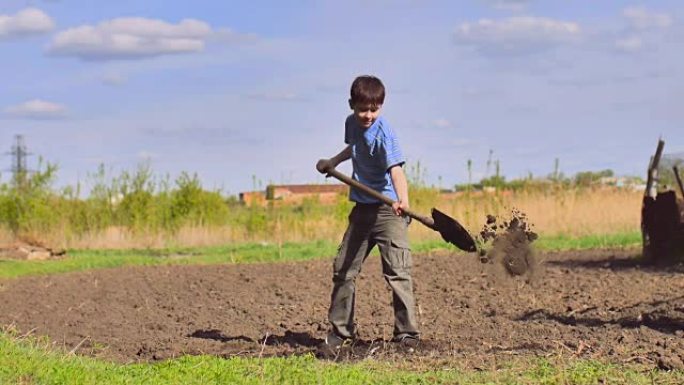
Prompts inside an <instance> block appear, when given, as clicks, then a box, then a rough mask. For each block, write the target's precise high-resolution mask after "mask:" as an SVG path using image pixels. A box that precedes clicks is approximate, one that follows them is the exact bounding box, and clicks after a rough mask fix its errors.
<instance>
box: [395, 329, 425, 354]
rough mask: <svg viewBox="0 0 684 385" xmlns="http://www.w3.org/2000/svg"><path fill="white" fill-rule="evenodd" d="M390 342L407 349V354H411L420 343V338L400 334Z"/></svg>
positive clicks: (414, 335)
mask: <svg viewBox="0 0 684 385" xmlns="http://www.w3.org/2000/svg"><path fill="white" fill-rule="evenodd" d="M392 342H394V343H396V344H397V345H399V346H400V347H402V348H405V349H407V350H408V351H409V352H413V351H414V350H415V348H416V347H417V346H418V344H419V343H420V337H419V336H418V335H416V334H408V333H402V334H398V335H396V336H394V338H392Z"/></svg>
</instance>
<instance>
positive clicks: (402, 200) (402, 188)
mask: <svg viewBox="0 0 684 385" xmlns="http://www.w3.org/2000/svg"><path fill="white" fill-rule="evenodd" d="M389 172H390V176H391V177H392V184H394V190H395V191H396V192H397V197H399V201H398V202H394V204H393V205H392V209H393V210H394V213H395V214H397V215H402V214H403V210H404V209H408V208H409V193H408V181H407V180H406V174H404V169H403V168H402V167H401V166H400V165H396V166H393V167H392V168H390V170H389Z"/></svg>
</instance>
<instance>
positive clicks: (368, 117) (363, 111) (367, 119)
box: [349, 100, 382, 129]
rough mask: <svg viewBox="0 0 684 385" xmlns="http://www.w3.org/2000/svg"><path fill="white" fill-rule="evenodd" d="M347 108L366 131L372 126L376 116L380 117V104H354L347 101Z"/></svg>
mask: <svg viewBox="0 0 684 385" xmlns="http://www.w3.org/2000/svg"><path fill="white" fill-rule="evenodd" d="M349 107H351V109H352V110H354V117H355V118H356V121H357V122H359V125H361V127H362V128H364V129H366V128H369V127H370V126H372V125H373V123H375V120H376V119H377V118H378V116H380V110H381V109H382V104H365V103H354V102H352V101H351V100H349Z"/></svg>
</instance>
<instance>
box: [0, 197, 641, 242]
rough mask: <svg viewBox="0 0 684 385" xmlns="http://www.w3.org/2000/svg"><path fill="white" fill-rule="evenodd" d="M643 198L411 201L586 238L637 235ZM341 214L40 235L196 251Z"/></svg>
mask: <svg viewBox="0 0 684 385" xmlns="http://www.w3.org/2000/svg"><path fill="white" fill-rule="evenodd" d="M641 197H642V193H641V192H638V191H629V190H621V189H614V188H612V189H609V188H604V189H557V190H550V191H521V192H515V193H513V192H503V193H502V192H499V193H482V192H479V193H463V194H458V195H440V194H438V193H437V192H436V191H434V190H418V191H414V192H412V198H411V200H412V206H413V208H414V209H415V210H416V211H418V212H421V213H424V214H428V213H429V210H430V208H431V207H437V208H439V209H440V210H442V211H444V212H446V213H447V214H449V215H451V216H453V217H454V218H456V219H458V220H459V221H460V222H461V223H462V224H463V225H464V226H465V227H466V228H468V229H469V230H470V231H471V232H473V233H476V232H478V231H479V230H480V228H481V227H482V225H483V223H484V220H485V217H486V215H487V214H493V215H498V216H502V215H503V216H505V215H506V214H508V213H510V210H511V209H513V208H517V209H519V210H520V211H522V212H525V213H526V214H527V215H528V218H529V220H530V222H531V223H533V224H534V226H535V229H536V231H537V232H538V233H540V234H541V235H543V236H554V235H566V236H584V235H589V234H615V233H624V232H631V231H637V230H638V229H639V222H640V210H641ZM342 208H344V207H342ZM337 209H338V210H339V207H338V208H337ZM334 210H336V209H335V208H334V207H333V206H328V207H320V208H318V209H317V210H316V211H315V213H313V214H312V213H309V214H307V213H305V212H302V213H301V214H294V215H293V214H292V213H290V214H288V215H283V214H282V212H280V211H278V210H277V209H276V210H273V211H272V213H271V214H270V215H269V216H268V217H267V218H266V226H265V228H264V230H263V231H259V232H253V231H252V232H250V231H248V230H247V229H246V228H245V227H244V226H243V227H241V226H238V225H225V226H186V227H182V228H180V230H178V231H177V232H175V233H165V232H159V231H156V232H149V233H145V232H139V231H138V232H131V231H130V230H128V229H127V228H125V227H110V228H108V229H107V230H105V231H102V232H98V233H90V234H85V235H80V236H73V235H68V236H67V232H66V231H65V232H64V233H62V232H61V231H53V232H52V233H50V234H41V235H40V238H41V239H42V240H43V241H44V242H45V243H47V244H50V245H53V246H60V247H66V248H79V249H82V248H92V249H103V248H106V249H111V248H161V247H169V246H187V247H193V246H211V245H221V244H229V243H236V242H268V243H284V242H303V241H313V240H327V241H332V242H338V241H339V240H340V239H341V237H342V233H343V232H344V229H345V227H346V216H344V215H339V214H335V213H334V212H333V211H334ZM410 234H411V239H412V241H413V242H416V241H423V240H433V239H439V235H438V234H437V233H435V232H433V231H431V230H429V229H427V228H425V227H424V226H421V225H419V224H414V225H412V226H411V227H410ZM9 241H11V235H10V234H9V232H8V231H6V230H2V231H0V243H6V242H9Z"/></svg>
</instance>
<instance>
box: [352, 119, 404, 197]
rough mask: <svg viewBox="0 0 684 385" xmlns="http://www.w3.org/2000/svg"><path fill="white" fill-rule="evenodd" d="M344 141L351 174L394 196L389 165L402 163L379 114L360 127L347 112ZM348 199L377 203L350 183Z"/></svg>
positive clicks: (397, 148)
mask: <svg viewBox="0 0 684 385" xmlns="http://www.w3.org/2000/svg"><path fill="white" fill-rule="evenodd" d="M344 142H345V143H347V144H350V145H351V146H352V157H351V158H352V165H353V167H354V172H353V174H352V178H353V179H356V180H357V181H359V182H361V183H363V184H365V185H366V186H369V187H370V188H372V189H374V190H376V191H378V192H380V193H382V194H384V195H387V196H388V197H390V198H392V200H395V201H396V200H398V197H397V193H396V191H395V190H394V185H393V184H392V177H391V176H390V173H389V169H390V168H392V167H393V166H398V165H402V164H404V162H405V160H404V156H403V155H402V153H401V149H400V148H399V141H398V140H397V136H396V134H395V133H394V131H393V130H392V128H391V127H390V125H389V123H387V121H386V120H385V119H384V118H383V117H382V116H379V117H378V118H377V119H376V120H375V122H374V123H373V125H372V126H370V127H368V129H363V128H362V127H361V126H360V125H359V123H358V122H357V120H356V118H355V117H354V115H349V116H348V117H347V120H346V121H345V122H344ZM349 199H350V200H352V201H354V202H358V203H380V201H379V200H377V199H375V198H373V197H371V196H368V195H366V194H364V193H363V192H362V191H359V190H357V189H355V188H353V187H352V188H351V190H350V193H349Z"/></svg>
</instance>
